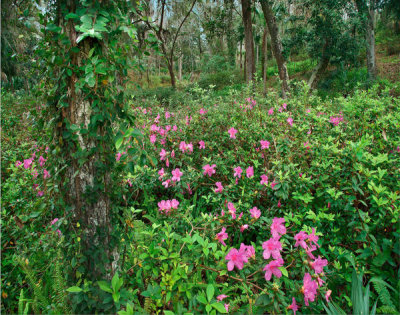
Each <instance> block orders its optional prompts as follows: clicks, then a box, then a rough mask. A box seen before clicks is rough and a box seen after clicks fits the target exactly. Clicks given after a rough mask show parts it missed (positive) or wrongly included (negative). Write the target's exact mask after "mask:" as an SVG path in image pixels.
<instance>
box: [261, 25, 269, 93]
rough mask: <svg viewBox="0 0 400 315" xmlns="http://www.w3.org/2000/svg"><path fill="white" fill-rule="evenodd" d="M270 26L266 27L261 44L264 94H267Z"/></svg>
mask: <svg viewBox="0 0 400 315" xmlns="http://www.w3.org/2000/svg"><path fill="white" fill-rule="evenodd" d="M267 60H268V28H267V25H265V27H264V32H263V37H262V45H261V74H262V78H263V83H264V95H265V94H267Z"/></svg>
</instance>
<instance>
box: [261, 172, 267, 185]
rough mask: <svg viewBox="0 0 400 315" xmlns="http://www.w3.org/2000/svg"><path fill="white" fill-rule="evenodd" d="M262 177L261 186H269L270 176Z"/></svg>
mask: <svg viewBox="0 0 400 315" xmlns="http://www.w3.org/2000/svg"><path fill="white" fill-rule="evenodd" d="M260 177H261V181H260V184H261V185H264V184H267V185H268V176H267V175H265V174H263V175H261V176H260Z"/></svg>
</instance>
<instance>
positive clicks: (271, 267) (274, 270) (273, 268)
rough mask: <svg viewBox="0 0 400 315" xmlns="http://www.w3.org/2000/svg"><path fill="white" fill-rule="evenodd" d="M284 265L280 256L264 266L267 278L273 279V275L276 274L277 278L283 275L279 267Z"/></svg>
mask: <svg viewBox="0 0 400 315" xmlns="http://www.w3.org/2000/svg"><path fill="white" fill-rule="evenodd" d="M282 266H283V259H282V258H278V259H277V260H272V261H271V262H270V263H269V264H267V265H266V266H265V267H264V269H263V270H264V271H265V280H267V281H269V280H271V277H272V275H275V276H276V277H277V278H280V277H282V271H280V270H279V267H282Z"/></svg>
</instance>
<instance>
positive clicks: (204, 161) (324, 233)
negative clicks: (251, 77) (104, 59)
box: [116, 87, 400, 313]
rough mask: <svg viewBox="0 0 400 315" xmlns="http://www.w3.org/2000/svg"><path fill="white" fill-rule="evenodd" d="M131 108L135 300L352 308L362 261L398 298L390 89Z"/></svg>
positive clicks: (126, 143) (386, 301) (127, 153)
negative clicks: (325, 97)
mask: <svg viewBox="0 0 400 315" xmlns="http://www.w3.org/2000/svg"><path fill="white" fill-rule="evenodd" d="M134 113H135V116H136V117H137V126H136V127H137V129H132V128H131V129H128V128H122V130H121V133H120V134H119V135H118V136H117V140H116V145H117V148H118V150H119V152H118V154H117V156H116V158H117V160H118V161H119V163H120V165H121V166H122V167H125V168H126V173H125V176H124V177H123V180H122V182H123V183H124V185H125V186H126V189H127V191H126V195H127V198H128V200H129V202H130V203H131V204H132V208H131V210H132V213H131V214H129V215H128V217H127V218H126V220H128V221H129V222H136V223H132V226H135V227H136V228H135V229H134V232H133V234H132V239H135V240H137V242H136V243H135V245H134V246H132V247H131V248H132V252H131V254H130V255H128V256H130V259H129V264H130V265H129V274H131V275H134V277H132V278H129V282H130V283H129V285H130V286H132V287H134V288H138V289H139V292H141V296H142V297H145V299H142V298H141V297H139V298H138V299H137V300H136V301H134V302H135V303H134V304H135V305H142V307H144V305H145V306H146V307H147V308H150V309H151V310H152V311H156V310H158V309H160V308H163V309H170V310H174V311H175V312H178V313H182V312H185V311H192V312H195V313H196V312H201V313H205V312H210V311H211V310H213V309H216V310H217V311H221V310H220V309H219V308H220V306H218V305H217V301H216V300H215V296H214V295H213V294H214V292H215V295H219V296H220V297H219V299H222V297H224V299H223V303H224V304H225V307H226V308H227V309H229V311H239V312H246V313H250V312H255V313H258V312H276V313H283V312H285V310H288V309H287V307H288V306H289V305H292V301H293V298H294V299H295V301H296V303H297V305H298V307H299V309H300V310H301V312H304V313H321V312H324V309H323V305H324V303H326V301H325V300H326V299H333V300H334V301H335V302H337V303H338V304H339V305H341V306H342V307H344V308H345V309H349V307H350V306H351V301H350V282H351V275H352V270H353V267H352V265H354V267H356V268H357V269H358V270H359V271H362V272H363V273H364V274H367V275H368V277H369V278H373V277H378V278H379V279H381V280H382V282H381V283H380V284H381V285H382V283H384V284H383V285H382V286H383V287H384V288H386V286H387V288H389V285H390V288H392V289H393V292H391V293H392V297H390V295H389V297H387V296H385V297H382V296H380V295H381V294H382V291H381V292H377V291H373V294H374V296H373V297H374V298H375V299H376V298H380V300H379V302H378V311H380V312H395V311H396V308H398V307H399V305H398V304H397V302H396V298H395V297H396V296H397V295H396V294H398V288H399V286H398V283H397V281H396V280H395V279H398V277H397V275H398V272H399V259H398V257H399V256H398V254H399V249H398V248H397V247H396V242H397V241H398V237H399V234H398V233H399V231H398V217H399V209H400V208H399V206H400V204H399V197H400V196H399V193H400V192H399V184H398V183H399V165H400V134H399V133H398V130H399V127H400V112H399V100H398V99H393V98H392V97H391V96H390V95H389V92H388V90H385V91H380V92H379V94H378V87H376V88H374V89H371V90H370V91H369V92H365V91H358V92H356V93H355V95H354V96H353V97H348V98H343V97H340V98H336V99H333V100H326V101H323V102H322V101H321V99H319V98H318V97H316V96H308V94H307V91H306V92H304V93H299V95H297V96H293V97H292V98H290V99H289V100H287V101H286V104H284V103H283V101H280V100H277V99H276V98H275V97H274V96H273V95H270V96H268V97H267V98H261V97H255V99H252V98H246V97H245V96H244V95H243V94H235V93H232V96H231V97H228V98H226V99H224V100H222V99H208V100H207V101H206V102H202V101H196V102H188V103H187V107H186V108H180V110H179V111H175V112H172V111H171V110H168V109H166V108H160V107H158V106H156V105H153V106H151V105H150V106H146V105H145V104H141V105H140V106H134ZM140 130H142V131H140ZM139 131H140V132H139ZM139 160H141V163H142V166H139V165H138V162H139ZM135 220H137V221H135ZM142 221H144V222H148V223H149V224H148V225H146V226H144V225H143V224H142V223H140V224H139V223H138V222H142ZM277 222H280V224H278V223H277ZM150 223H151V224H152V225H151V226H150ZM135 224H139V226H140V227H138V226H136V225H135ZM279 227H280V228H281V230H280V232H277V231H278V230H279ZM318 239H319V240H318ZM317 240H318V241H317ZM325 259H326V260H325ZM325 265H326V266H325ZM271 272H272V277H271ZM210 285H211V287H212V289H210V288H209V286H210ZM209 290H211V291H212V293H213V294H211V293H210V295H208V292H209ZM390 290H391V289H390ZM395 291H396V292H397V293H395ZM331 292H333V293H331ZM217 299H218V298H217ZM291 308H293V306H292V307H291ZM289 309H290V308H289Z"/></svg>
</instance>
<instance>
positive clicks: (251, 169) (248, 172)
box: [246, 166, 254, 178]
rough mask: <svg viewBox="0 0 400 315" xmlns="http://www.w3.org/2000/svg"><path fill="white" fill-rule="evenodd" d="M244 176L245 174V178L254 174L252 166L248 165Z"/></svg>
mask: <svg viewBox="0 0 400 315" xmlns="http://www.w3.org/2000/svg"><path fill="white" fill-rule="evenodd" d="M246 176H247V178H252V177H253V176H254V168H253V166H249V167H248V168H247V169H246Z"/></svg>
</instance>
